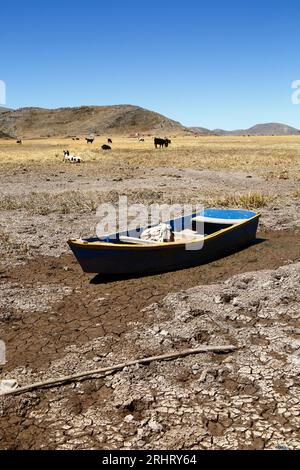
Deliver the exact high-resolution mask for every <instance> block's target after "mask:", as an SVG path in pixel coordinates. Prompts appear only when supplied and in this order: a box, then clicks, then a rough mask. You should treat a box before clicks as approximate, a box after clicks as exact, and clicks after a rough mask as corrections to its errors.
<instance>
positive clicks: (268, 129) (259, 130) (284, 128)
mask: <svg viewBox="0 0 300 470" xmlns="http://www.w3.org/2000/svg"><path fill="white" fill-rule="evenodd" d="M214 132H215V133H216V134H218V135H251V136H252V135H253V136H255V135H256V136H258V135H295V134H300V130H298V129H295V128H294V127H291V126H288V125H287V124H280V123H277V122H270V123H266V124H256V125H255V126H252V127H250V128H249V129H238V130H235V131H225V130H223V129H215V130H214Z"/></svg>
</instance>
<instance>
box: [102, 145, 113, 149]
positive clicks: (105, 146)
mask: <svg viewBox="0 0 300 470" xmlns="http://www.w3.org/2000/svg"><path fill="white" fill-rule="evenodd" d="M101 148H102V150H111V146H110V145H106V144H103V145H102V146H101Z"/></svg>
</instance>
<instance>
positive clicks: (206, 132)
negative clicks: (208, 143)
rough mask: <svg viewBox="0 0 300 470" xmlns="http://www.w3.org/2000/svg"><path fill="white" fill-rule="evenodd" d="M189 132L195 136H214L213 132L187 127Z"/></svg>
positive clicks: (201, 128)
mask: <svg viewBox="0 0 300 470" xmlns="http://www.w3.org/2000/svg"><path fill="white" fill-rule="evenodd" d="M189 130H190V131H191V132H193V133H194V134H196V135H216V132H215V131H211V130H209V129H206V127H189Z"/></svg>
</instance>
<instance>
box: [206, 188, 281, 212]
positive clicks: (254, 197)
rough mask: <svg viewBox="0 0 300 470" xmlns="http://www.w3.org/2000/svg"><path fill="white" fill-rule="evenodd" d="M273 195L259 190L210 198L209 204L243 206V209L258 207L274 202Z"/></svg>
mask: <svg viewBox="0 0 300 470" xmlns="http://www.w3.org/2000/svg"><path fill="white" fill-rule="evenodd" d="M274 200H275V197H274V196H271V195H269V194H263V193H260V192H257V191H255V192H252V191H251V192H249V193H245V194H234V195H227V196H225V197H220V198H215V199H212V200H210V204H211V205H214V206H218V207H244V208H245V209H260V208H262V207H267V206H269V205H270V204H271V203H272V202H274Z"/></svg>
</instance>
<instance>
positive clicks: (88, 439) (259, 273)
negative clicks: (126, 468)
mask: <svg viewBox="0 0 300 470" xmlns="http://www.w3.org/2000/svg"><path fill="white" fill-rule="evenodd" d="M293 139H294V138H293ZM293 139H290V140H289V139H286V138H285V140H283V139H281V138H280V139H278V140H277V138H276V139H274V140H271V139H269V140H268V139H266V142H265V143H264V141H262V140H261V139H257V140H256V139H254V140H253V139H250V140H249V142H248V141H245V139H241V140H238V139H237V140H234V139H224V140H221V138H218V139H217V141H216V142H214V140H215V139H212V140H210V139H208V140H205V139H204V140H201V142H200V141H199V142H198V143H197V144H195V142H194V141H196V140H197V139H194V138H193V139H192V140H193V142H191V139H190V140H184V142H183V141H182V144H178V145H177V144H175V143H174V142H173V144H172V145H173V148H174V150H172V149H170V150H171V151H170V152H163V153H162V152H155V151H154V150H153V149H152V142H151V149H152V150H150V143H149V142H148V144H149V150H138V149H135V147H134V144H130V145H131V146H132V149H133V150H131V151H129V150H127V146H128V145H129V144H128V139H127V140H126V139H125V138H124V139H123V140H122V141H121V140H120V149H119V150H114V152H113V153H112V154H111V156H108V155H105V156H104V155H100V154H99V155H98V154H96V153H95V154H93V153H92V151H91V150H90V148H88V149H87V148H86V146H84V145H83V144H82V147H80V148H78V151H80V152H81V153H80V155H83V156H84V158H85V159H86V163H85V164H84V165H82V166H80V167H78V166H74V165H70V166H68V165H65V164H63V163H62V162H61V161H60V157H59V156H58V157H57V158H56V156H55V153H56V152H58V155H60V154H61V151H62V148H68V147H67V146H70V145H73V144H71V143H70V142H69V141H68V142H67V140H66V139H65V140H63V141H62V142H61V143H55V142H54V143H51V142H47V141H40V142H31V143H30V142H29V143H27V142H26V143H25V144H24V145H23V146H22V149H19V150H16V147H15V146H14V144H12V143H11V144H9V143H7V144H5V143H4V144H3V145H2V153H1V152H0V153H1V158H4V164H3V165H2V163H1V167H0V170H1V174H0V179H1V188H0V199H1V201H0V202H1V204H0V206H1V207H0V216H1V217H0V219H1V223H0V241H1V243H0V339H3V340H4V341H5V343H6V346H7V363H6V364H5V365H2V366H1V365H0V379H9V378H12V379H16V380H17V381H18V383H19V385H26V384H31V383H33V382H37V381H40V380H44V379H49V378H57V377H60V376H62V375H68V374H71V373H76V372H80V371H84V370H91V369H95V368H98V367H105V366H110V365H113V364H116V363H120V362H122V361H127V360H132V359H136V358H141V357H147V356H152V355H157V354H161V353H166V352H170V351H174V350H176V351H177V350H181V349H186V348H191V347H197V346H198V345H205V344H208V345H223V344H233V345H235V346H236V347H237V350H236V351H234V352H232V353H230V354H212V353H209V354H198V355H195V356H188V357H185V358H181V359H177V360H172V361H165V362H152V363H149V364H147V365H145V364H144V365H141V366H134V367H133V366H132V367H128V368H125V369H124V370H122V371H119V372H116V373H114V374H111V375H108V376H106V377H102V378H97V379H94V380H85V381H82V382H77V383H71V384H68V385H63V386H59V387H53V388H48V389H39V390H36V391H34V392H30V393H24V394H22V395H19V396H7V397H0V449H247V448H249V449H278V448H289V449H299V448H300V435H299V428H300V414H299V412H300V404H299V397H300V394H299V367H300V365H299V362H300V344H299V342H300V338H299V297H300V292H299V280H300V250H299V207H300V206H299V204H300V197H299V194H300V193H299V176H297V175H299V173H297V171H296V168H295V167H296V163H297V160H296V158H295V157H296V156H297V155H298V154H299V143H298V140H295V141H294V140H293ZM295 139H296V137H295ZM174 140H175V142H176V141H177V142H178V141H179V138H177V139H174ZM122 142H123V143H122ZM245 142H246V143H245ZM121 144H122V145H123V147H122V146H121ZM148 144H147V145H148ZM118 145H119V144H117V145H116V147H117V146H118ZM137 145H138V144H136V146H137ZM176 145H177V147H176ZM191 145H192V147H189V146H191ZM193 146H194V147H193ZM247 146H248V147H249V148H248V147H247ZM187 147H188V148H187ZM246 147H247V148H248V150H247V148H246ZM193 148H194V150H193ZM122 149H123V150H122ZM0 150H1V149H0ZM17 152H20V153H21V156H20V158H19V156H18V153H17ZM22 152H24V156H22V155H23V153H22ZM47 152H48V153H47ZM207 152H208V153H209V154H211V158H207ZM245 152H246V153H245ZM45 153H46V154H47V155H48V156H47V158H46V159H44V156H45ZM25 154H26V155H25ZM223 154H224V158H223ZM231 154H233V156H234V155H236V160H235V159H234V158H232V155H231ZM31 156H32V158H33V159H32V160H31ZM23 157H24V158H23ZM273 157H274V158H275V160H273V163H272V161H271V160H272V158H273ZM222 158H223V160H224V161H225V160H227V158H231V162H232V163H233V164H234V165H235V166H234V167H233V168H230V166H224V165H223V163H222ZM203 159H204V160H203ZM257 159H258V160H259V161H260V160H261V164H262V165H263V167H261V168H258V166H259V165H258V166H257V163H256V160H257ZM5 162H6V163H5ZM174 162H175V163H174ZM218 162H219V163H218ZM237 162H239V164H238V165H237ZM265 162H270V164H267V163H265ZM207 164H209V166H208V167H207V168H206V165H207ZM218 165H219V166H218ZM265 165H266V168H265V167H264V166H265ZM270 165H271V166H270ZM189 166H191V167H189ZM286 170H288V172H286ZM112 175H113V176H112ZM248 191H258V192H259V193H262V194H264V195H265V196H269V195H270V196H272V197H274V199H272V200H271V202H270V203H268V204H267V205H264V206H263V207H262V208H261V213H262V217H261V221H260V227H259V233H258V240H257V242H256V243H254V244H253V245H252V246H250V247H248V248H246V249H244V250H242V251H240V252H238V253H235V254H233V255H231V256H229V257H226V258H223V259H220V260H217V261H214V262H212V263H209V264H207V265H204V266H198V267H195V268H191V269H185V270H182V271H177V272H170V273H164V274H161V275H153V276H145V277H140V278H134V277H133V278H126V277H120V278H113V277H101V276H96V277H93V276H88V275H86V274H84V273H82V271H81V269H80V267H79V266H78V264H77V263H76V261H75V259H74V258H73V256H72V255H71V254H70V252H69V251H68V247H67V244H66V240H67V239H68V238H70V237H75V236H76V237H77V236H82V235H88V234H94V232H95V225H96V223H97V221H96V218H95V210H94V209H95V207H94V205H95V200H97V201H102V200H104V201H106V202H107V201H109V202H113V203H115V202H116V201H117V197H118V195H121V194H127V195H128V197H129V202H146V203H149V204H151V203H153V202H155V203H156V202H159V203H164V202H170V201H171V202H181V203H182V202H191V203H195V202H197V203H198V202H200V203H206V204H207V203H209V201H210V200H211V199H210V198H212V200H218V199H219V198H221V199H222V197H223V196H224V195H228V196H233V195H235V194H237V193H240V192H246V193H247V192H248ZM73 198H74V201H73ZM95 198H96V199H95Z"/></svg>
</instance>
